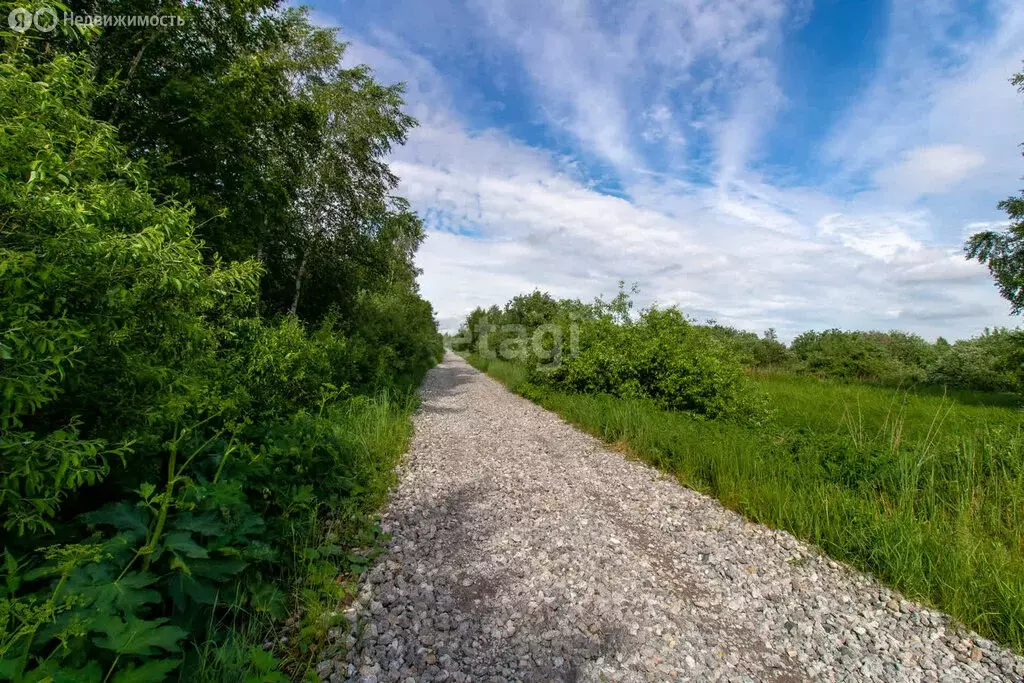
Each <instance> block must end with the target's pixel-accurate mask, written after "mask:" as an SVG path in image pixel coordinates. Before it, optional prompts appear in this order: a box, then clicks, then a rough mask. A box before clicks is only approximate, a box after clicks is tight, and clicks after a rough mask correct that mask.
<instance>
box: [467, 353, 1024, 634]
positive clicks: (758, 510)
mask: <svg viewBox="0 0 1024 683" xmlns="http://www.w3.org/2000/svg"><path fill="white" fill-rule="evenodd" d="M471 361H472V362H473V363H474V364H475V365H477V366H478V367H481V369H485V370H486V371H487V372H489V373H491V374H492V375H493V376H495V377H496V378H498V379H500V380H502V381H504V382H505V383H506V384H508V386H509V387H510V388H512V389H513V390H517V391H519V392H520V393H523V394H525V395H527V396H528V397H530V398H532V399H533V400H536V401H537V402H539V403H540V404H541V405H543V406H544V407H546V408H548V409H550V410H553V411H554V412H556V413H558V414H559V415H561V416H562V417H563V418H565V419H566V420H567V421H569V422H571V423H573V424H576V425H578V426H580V427H582V428H584V429H585V430H587V431H589V432H591V433H593V434H595V435H597V436H599V437H600V438H602V439H604V440H606V441H608V442H624V443H626V444H628V446H629V448H630V450H631V451H632V452H633V453H634V454H635V455H636V456H638V457H639V458H641V459H642V460H644V461H646V462H648V463H650V464H652V465H655V466H657V467H659V468H661V469H663V470H665V471H667V472H670V473H672V474H674V475H676V476H677V477H678V478H679V480H680V481H681V482H682V483H684V484H685V485H687V486H690V487H692V488H694V489H697V490H700V491H703V492H705V493H708V494H709V495H712V496H715V497H716V498H718V499H719V500H720V501H722V502H723V503H724V504H725V505H727V506H729V507H731V508H733V509H735V510H737V511H739V512H741V513H743V514H744V515H746V516H747V517H749V518H750V519H753V520H755V521H759V522H762V523H765V524H768V525H770V526H773V527H776V528H781V529H786V530H788V531H790V532H792V533H794V534H795V535H797V536H799V537H801V538H804V539H806V540H809V541H811V542H813V543H815V544H817V545H818V546H819V547H821V548H822V549H824V550H825V551H826V552H827V553H828V554H830V555H831V556H833V557H835V558H837V559H840V560H844V561H847V562H849V563H851V564H853V565H855V566H857V567H859V568H861V569H863V570H866V571H869V572H871V573H873V574H875V575H876V576H878V577H879V578H880V579H882V580H884V581H886V582H887V583H889V584H891V585H892V586H894V587H896V588H897V589H899V590H901V591H902V592H903V593H904V594H906V595H908V596H910V597H912V598H916V599H919V600H923V601H925V602H928V603H931V604H933V605H935V606H937V607H939V608H941V609H943V610H945V611H946V612H948V613H949V614H951V615H952V616H953V617H955V618H956V619H958V620H960V621H961V622H963V623H964V624H965V625H966V626H968V627H970V628H972V629H975V630H977V631H978V632H980V633H982V634H985V635H987V636H990V637H993V638H995V639H997V640H999V641H1001V642H1003V643H1005V644H1007V645H1010V646H1012V647H1014V648H1016V649H1017V650H1018V651H1024V554H1022V551H1024V433H1022V431H1021V430H1022V427H1024V416H1022V414H1021V413H1020V412H1019V411H1018V410H1016V409H1014V408H1009V407H1005V404H1006V403H1007V401H1006V398H1005V397H1004V396H999V395H990V397H991V398H992V400H991V401H986V399H985V396H984V395H982V394H976V393H970V394H964V395H952V396H942V395H934V394H932V393H913V392H910V391H898V390H893V389H885V388H880V387H876V386H866V385H851V384H834V383H829V382H823V381H820V380H817V379H814V378H808V377H798V376H787V375H758V376H756V377H755V380H756V383H757V385H758V386H759V387H760V389H761V390H762V391H763V392H764V393H765V394H767V395H768V396H769V398H770V400H771V404H772V406H773V409H774V414H773V418H772V420H771V424H770V425H769V426H767V427H760V428H755V427H750V426H745V425H742V424H736V423H729V422H722V421H713V420H705V419H700V418H696V417H693V416H690V415H688V414H685V413H679V412H667V411H663V410H659V409H657V408H656V407H654V406H653V405H651V404H650V403H647V402H643V401H636V400H627V399H618V398H613V397H609V396H594V395H582V394H564V393H554V392H544V391H540V390H538V389H537V388H536V387H534V386H532V385H530V384H529V383H528V381H527V379H526V374H525V369H524V368H522V367H515V366H513V364H511V363H507V362H503V361H490V362H489V363H488V362H481V360H480V359H476V358H472V359H471ZM985 403H993V404H995V405H985Z"/></svg>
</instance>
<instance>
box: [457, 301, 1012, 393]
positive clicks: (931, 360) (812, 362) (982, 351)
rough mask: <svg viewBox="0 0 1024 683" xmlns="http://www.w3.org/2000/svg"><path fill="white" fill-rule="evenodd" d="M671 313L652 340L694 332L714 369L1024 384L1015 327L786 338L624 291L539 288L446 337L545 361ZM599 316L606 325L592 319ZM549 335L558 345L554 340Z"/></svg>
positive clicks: (684, 337) (462, 346) (690, 337)
mask: <svg viewBox="0 0 1024 683" xmlns="http://www.w3.org/2000/svg"><path fill="white" fill-rule="evenodd" d="M668 318H672V319H673V320H675V322H674V332H673V335H672V336H671V339H669V338H659V342H658V343H660V344H662V345H664V344H676V345H679V344H684V345H690V344H693V343H696V342H697V341H698V340H699V345H700V347H701V349H702V354H703V355H705V356H708V355H709V356H712V357H714V358H716V359H717V365H718V371H719V372H721V369H722V368H723V367H726V366H729V367H732V366H738V367H743V368H756V369H761V370H771V371H782V372H792V373H799V374H808V375H814V376H817V377H821V378H826V379H837V380H855V381H862V382H871V383H876V384H883V385H890V386H910V385H916V384H929V385H935V386H944V387H947V388H950V389H971V390H977V391H1018V390H1019V389H1020V388H1021V366H1022V362H1024V333H1022V332H1021V331H1018V330H1009V329H1005V328H996V329H992V330H988V329H986V330H985V332H984V333H983V334H981V335H979V336H977V337H973V338H971V339H964V340H960V341H957V342H954V343H950V342H948V341H946V340H945V339H943V338H939V339H938V340H937V341H935V342H934V343H933V342H929V341H927V340H925V339H923V338H922V337H920V336H918V335H916V334H911V333H908V332H900V331H896V330H893V331H889V332H880V331H868V332H862V331H843V330H839V329H830V330H825V331H821V332H818V331H808V332H804V333H803V334H801V335H799V336H797V337H796V338H795V339H794V340H793V341H792V343H790V344H789V345H788V346H787V345H786V344H785V343H783V342H782V341H780V340H779V338H778V336H777V334H776V332H775V330H773V329H769V330H767V331H766V332H764V333H763V334H762V335H758V334H756V333H754V332H749V331H745V330H739V329H736V328H734V327H730V326H727V325H722V324H719V323H717V322H715V321H706V322H705V323H703V324H701V323H698V322H697V321H695V320H692V319H690V318H687V317H686V316H685V315H684V314H683V313H681V312H679V311H677V310H676V309H673V308H669V309H657V308H651V309H647V310H645V311H641V312H639V313H636V312H634V311H633V304H632V301H631V300H630V298H629V295H628V294H627V293H626V292H625V291H620V293H619V294H618V296H616V297H615V298H614V299H612V300H611V301H604V300H602V299H598V300H596V301H594V302H593V303H584V302H582V301H580V300H578V299H555V298H554V297H552V296H551V295H550V294H548V293H546V292H540V291H534V292H533V293H531V294H525V295H520V296H516V297H514V298H513V299H512V300H511V301H509V302H508V303H506V304H505V305H504V306H502V307H499V306H491V307H490V308H489V309H483V308H477V309H476V310H474V311H473V312H471V313H470V314H469V316H467V318H466V321H465V322H464V323H463V325H462V327H461V329H460V330H459V332H458V334H456V335H450V336H449V337H448V340H447V343H448V345H449V346H451V347H452V348H453V349H455V350H464V351H470V352H473V353H478V354H482V355H494V356H496V357H503V358H506V359H510V360H523V361H526V362H527V363H528V364H530V363H532V364H538V365H543V364H545V363H547V364H551V363H552V361H553V360H555V356H556V355H557V356H558V359H559V360H561V361H563V362H564V361H566V359H567V358H568V357H569V356H570V355H572V354H573V353H579V352H581V351H583V352H587V353H589V350H590V349H591V348H592V347H593V346H594V345H595V344H601V343H602V342H603V341H607V339H608V338H609V335H610V334H611V332H610V328H608V327H607V324H611V325H614V326H616V327H618V328H621V329H620V330H619V332H618V334H624V333H625V331H626V330H627V329H633V330H635V331H636V332H637V333H638V334H640V335H641V337H644V339H643V342H644V343H646V342H647V341H649V340H650V335H651V334H652V333H653V332H654V330H653V329H648V328H650V327H651V326H652V325H653V324H654V321H655V320H656V319H657V320H665V319H668ZM676 319H678V320H676ZM600 321H603V322H604V323H605V325H595V323H597V322H600ZM612 336H614V335H612ZM556 342H557V344H556ZM554 345H557V346H558V349H557V351H558V353H554V352H553V351H552V350H551V349H552V348H553V346H554ZM643 346H644V344H643V343H640V344H638V345H633V346H629V347H623V348H622V353H623V356H624V360H625V359H632V360H626V362H629V363H631V364H632V365H635V364H636V363H637V362H638V361H637V357H638V356H637V354H638V353H639V351H640V349H641V348H642V347H643ZM651 360H652V361H653V359H651ZM577 362H578V361H577ZM595 362H596V361H595ZM658 362H661V361H658ZM600 364H601V365H602V367H603V368H604V370H602V371H601V372H602V373H605V374H606V371H607V369H608V368H609V367H611V366H612V365H614V363H612V361H611V356H610V353H609V350H608V349H607V348H606V349H605V353H604V355H603V356H602V358H601V361H600Z"/></svg>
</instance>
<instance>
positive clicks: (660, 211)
mask: <svg viewBox="0 0 1024 683" xmlns="http://www.w3.org/2000/svg"><path fill="white" fill-rule="evenodd" d="M989 10H990V14H991V15H992V17H989V19H987V20H985V21H995V18H998V22H996V23H995V24H994V25H995V26H996V28H993V29H991V30H987V29H986V30H983V28H984V27H983V26H982V24H983V23H985V21H983V20H982V19H978V20H977V23H978V26H977V27H975V29H972V30H970V31H960V32H959V33H958V32H957V31H956V26H957V23H958V21H960V14H959V13H960V12H962V8H960V9H958V8H956V7H955V6H953V5H950V4H946V3H928V4H925V5H921V4H919V3H915V4H914V5H913V6H910V5H909V4H908V5H902V4H899V3H897V4H894V6H893V9H892V12H891V16H890V21H889V24H890V28H889V35H888V37H887V39H886V41H885V42H884V54H883V56H882V59H881V60H880V65H879V68H878V71H877V73H876V74H875V77H874V78H873V79H870V81H869V85H868V87H867V89H866V91H865V92H864V93H862V95H861V96H860V97H859V98H858V100H857V102H856V103H855V104H854V105H853V106H852V107H851V108H850V109H849V110H848V111H847V112H845V113H844V114H842V115H840V116H838V117H837V118H838V120H839V122H840V123H839V124H838V125H837V126H836V127H835V128H834V129H833V131H832V133H831V134H830V136H829V138H828V140H827V141H825V144H824V146H823V148H822V151H821V154H822V158H823V159H824V160H826V161H827V162H828V163H829V164H832V165H833V166H834V167H835V169H836V171H835V174H834V176H829V177H820V178H804V179H802V180H801V182H800V183H798V184H794V182H793V181H792V178H791V177H787V178H784V179H780V178H778V177H774V176H772V175H771V174H770V173H768V172H767V171H765V170H764V166H763V165H762V164H760V163H758V162H759V160H760V159H761V154H762V151H761V150H762V145H763V143H764V142H765V140H766V139H767V138H768V136H770V135H771V133H772V126H773V124H774V120H775V116H776V114H777V113H778V112H779V111H780V110H781V109H782V108H783V107H785V106H787V100H786V95H785V92H784V90H783V88H782V86H781V85H780V83H781V82H782V80H781V79H780V74H779V68H780V67H779V61H778V52H779V49H780V45H782V44H783V43H784V41H785V40H786V39H787V36H789V35H790V34H791V33H792V31H794V30H795V28H796V27H798V26H799V25H800V24H801V22H802V21H804V20H805V19H806V17H807V15H808V12H809V11H810V8H809V6H799V7H796V8H794V7H793V6H792V5H789V4H787V3H783V2H781V1H780V2H774V1H772V0H744V1H740V2H723V3H703V2H697V1H695V0H683V1H681V2H672V3H669V2H651V1H643V2H638V3H630V4H616V5H614V6H609V5H606V4H592V3H587V2H583V1H582V0H577V1H575V2H569V3H555V4H552V5H549V6H546V7H541V6H538V5H536V4H531V3H513V2H488V3H483V2H480V3H471V4H469V5H467V6H458V7H457V8H455V9H451V10H438V11H440V12H442V13H444V12H447V14H448V15H450V16H458V18H459V21H463V22H466V25H465V31H464V32H458V31H455V30H454V28H455V27H446V28H445V29H444V30H450V31H453V37H452V41H454V42H455V43H458V45H457V47H454V48H452V49H453V50H456V51H457V52H458V53H459V55H460V56H461V58H464V57H465V55H466V54H470V55H473V60H476V61H475V62H474V61H473V60H470V62H458V64H464V68H466V69H468V70H470V72H471V77H470V76H466V75H465V74H464V73H454V72H453V69H455V70H456V71H457V70H458V64H456V65H455V66H454V67H453V65H452V64H445V63H444V58H443V55H444V53H443V49H442V48H441V47H438V45H439V44H440V43H441V42H443V41H439V40H437V39H436V36H434V37H432V34H431V33H430V31H435V32H436V31H439V30H441V28H440V27H439V26H438V25H437V24H434V25H433V26H430V25H429V22H427V24H423V25H422V26H421V27H420V28H422V29H423V30H422V31H420V32H417V31H414V30H411V29H408V30H404V32H403V31H402V30H401V28H400V27H399V29H396V30H399V33H401V35H398V34H396V33H392V32H385V31H383V30H381V29H380V28H379V26H378V25H376V24H374V22H373V21H372V20H367V21H365V22H364V24H365V26H363V27H362V29H361V30H360V31H359V32H358V33H357V34H356V35H355V40H354V42H353V45H352V49H351V57H352V58H353V59H354V60H356V61H364V62H367V63H369V64H371V65H373V66H374V67H375V68H376V69H377V70H378V74H379V75H380V76H381V78H382V79H384V80H390V81H394V80H404V81H407V82H408V83H409V100H410V107H411V109H412V111H413V113H414V114H415V115H416V116H417V117H418V118H419V119H420V120H421V123H422V125H421V127H420V128H418V129H417V130H416V131H414V133H413V135H412V136H411V138H410V142H409V144H408V145H407V146H406V147H404V148H402V149H400V150H397V151H396V153H395V155H394V159H393V163H394V169H395V171H396V172H397V173H398V174H399V175H400V176H401V178H402V186H401V191H402V192H403V193H404V194H405V195H406V196H408V197H409V199H410V200H411V201H412V202H413V205H414V206H415V207H416V208H417V209H418V210H419V211H420V212H421V213H422V214H423V215H424V216H425V217H426V220H427V225H428V228H429V230H430V233H429V236H428V239H427V241H426V243H425V245H424V246H423V248H422V250H421V252H420V254H419V256H418V264H419V266H420V267H421V268H422V269H423V275H422V277H421V281H422V288H423V292H424V294H425V295H426V296H427V297H428V298H429V299H430V300H431V301H432V302H433V303H434V305H435V307H436V308H437V309H438V311H439V316H440V319H441V322H442V324H443V325H445V326H446V327H448V328H453V327H455V326H457V324H458V322H459V321H460V320H461V319H462V317H463V316H464V315H465V314H466V313H467V312H468V311H469V310H470V309H472V308H473V307H475V306H478V305H490V304H492V303H499V302H502V301H505V300H507V299H508V298H510V297H511V296H513V295H514V294H517V293H520V292H522V291H524V290H529V289H532V288H534V287H540V288H542V289H549V290H551V291H552V292H554V293H555V294H557V295H559V296H573V297H581V298H584V299H587V298H590V297H592V296H595V295H597V294H600V293H602V292H603V293H609V292H611V291H612V290H613V289H614V287H615V283H616V282H617V281H618V280H620V279H623V280H627V281H637V282H639V283H640V285H641V288H642V291H643V294H644V300H646V301H650V300H655V299H656V300H657V301H659V302H661V303H665V304H679V305H681V306H682V307H683V308H684V309H685V310H686V311H687V312H689V313H690V314H692V315H695V316H697V317H714V318H716V319H719V320H722V321H726V322H729V323H732V324H736V325H738V326H741V327H744V328H748V329H754V330H759V329H764V328H766V327H769V326H771V327H776V328H777V329H779V330H780V331H781V332H782V333H783V334H788V335H792V334H795V333H797V332H799V331H801V330H803V329H807V328H810V327H818V328H821V327H832V326H839V327H848V328H849V327H856V328H878V327H883V328H885V327H893V326H899V327H904V328H909V329H912V330H914V331H917V332H920V333H922V334H926V335H930V336H938V335H940V334H941V335H945V336H958V335H967V334H972V333H974V332H976V331H978V330H979V329H980V328H981V327H983V326H985V325H992V324H1007V323H1010V322H1011V320H1010V319H1009V318H1008V317H1007V316H1006V310H1007V309H1006V306H1005V305H1004V303H1003V302H1002V301H1001V300H1000V299H999V298H998V296H997V295H996V293H995V290H994V288H993V287H992V285H991V283H990V280H989V279H988V277H987V274H986V272H985V270H984V268H982V267H981V266H980V265H978V264H976V263H971V262H967V261H964V260H963V258H962V256H961V253H960V242H961V240H962V236H963V233H964V231H965V229H968V230H969V229H970V228H966V227H965V226H968V225H981V224H989V223H992V222H993V221H998V220H999V216H998V214H997V213H996V212H995V211H994V209H993V206H994V203H995V201H996V199H997V198H998V197H999V196H1001V194H1005V193H1008V192H1009V191H1010V190H1012V189H1013V185H1012V184H1010V186H1009V188H1008V189H1007V191H1006V192H1003V191H1002V190H999V193H997V194H994V191H993V189H992V187H993V185H992V179H993V178H994V177H995V176H996V175H998V174H1004V175H1006V174H1008V177H1001V180H1002V181H1003V183H1004V184H1005V183H1007V182H1008V181H1012V180H1013V179H1014V178H1016V177H1017V176H1019V175H1020V174H1021V171H1024V165H1022V164H1020V163H1019V160H1017V159H1016V151H1015V149H1014V145H1015V143H1016V140H1015V138H1016V137H1020V138H1024V131H1020V130H1018V131H1014V130H1012V128H1010V126H1008V125H1007V124H1008V123H1009V122H1012V121H1017V120H1020V117H1019V114H1020V110H1021V108H1022V107H1021V106H1020V105H1021V102H1020V100H1019V98H1017V99H1015V98H1016V95H1015V93H1013V92H1012V89H1011V88H1009V87H1008V86H1007V84H1006V78H1007V77H1008V75H1009V74H1010V73H1011V72H1012V70H1013V68H1014V67H1015V66H1018V65H1017V64H1015V63H1014V60H1013V58H1012V57H1013V51H1014V49H1015V46H1017V45H1020V44H1021V42H1020V40H1021V38H1022V37H1024V21H1022V16H1024V15H1022V14H1021V10H1019V9H1017V8H1016V7H1014V6H1011V5H1008V4H1007V5H1003V4H995V5H992V6H991V7H990V8H989ZM399 14H401V12H400V11H399ZM383 23H384V22H381V24H383ZM391 28H395V27H394V26H393V25H391ZM428 29H429V30H428ZM455 34H457V35H455ZM349 37H352V36H349ZM418 41H419V42H418ZM459 41H462V42H459ZM438 50H442V53H441V55H442V56H441V57H439V56H438ZM439 60H440V61H439ZM439 65H440V66H439ZM474 68H476V69H477V70H476V71H473V69H474ZM490 69H493V70H497V71H496V73H493V74H492V73H490V72H489V71H487V70H490ZM480 79H485V82H487V83H490V84H491V86H490V87H492V88H493V89H495V92H498V93H500V95H498V96H497V97H500V98H501V99H499V101H498V102H495V101H494V97H496V95H494V93H492V94H491V95H490V96H489V97H491V100H488V101H487V102H484V103H483V104H481V103H480V102H474V101H472V100H467V99H466V94H465V93H466V92H467V91H468V92H470V93H472V92H473V83H475V82H477V81H479V80H480ZM467 81H468V82H469V83H470V85H468V86H467ZM510 84H511V85H510ZM467 88H468V90H467ZM964 88H965V89H966V90H967V91H968V92H969V93H970V97H964V96H962V90H960V89H964ZM470 97H472V95H471V96H470ZM481 97H482V96H481ZM485 99H486V98H485ZM502 102H504V103H505V104H507V105H508V106H509V107H518V108H519V110H523V111H529V112H533V114H530V115H529V116H528V120H527V121H526V122H525V124H523V125H525V126H526V129H528V130H529V131H536V130H537V127H538V126H539V130H540V132H539V133H538V132H532V133H530V134H529V135H527V134H525V133H520V134H516V133H514V132H512V129H511V128H510V126H511V124H512V122H510V121H509V120H507V119H506V118H503V116H502V115H500V113H491V114H488V112H500V111H501V107H500V106H498V105H500V104H501V103H502ZM477 105H480V106H477ZM986 105H991V106H992V108H993V112H994V113H992V112H990V111H988V110H986V109H985V107H986ZM1014 107H1016V109H1014ZM982 110H984V111H982ZM481 112H484V114H481ZM1011 112H1015V113H1014V116H1011V115H1010V114H1011ZM974 120H978V121H979V122H980V123H981V124H983V126H982V127H983V128H984V130H975V128H977V126H975V125H974ZM1015 162H1017V163H1016V165H1017V170H1016V171H1012V172H1011V171H1010V169H1011V168H1014V163H1015ZM594 163H597V164H598V165H604V167H605V168H611V169H612V174H613V178H614V180H615V182H616V191H615V192H614V193H609V192H608V190H607V189H602V187H603V185H602V183H603V182H604V179H603V178H597V177H595V175H594V171H593V166H592V165H593V164H594ZM856 178H861V179H862V180H867V181H868V182H869V183H870V184H871V185H873V188H870V189H868V190H867V191H861V192H859V193H853V192H851V190H850V188H851V187H853V186H854V185H851V184H850V183H851V182H852V181H853V179H856ZM986 181H987V182H988V183H989V184H988V186H985V185H984V182H986Z"/></svg>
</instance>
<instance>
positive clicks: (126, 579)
mask: <svg viewBox="0 0 1024 683" xmlns="http://www.w3.org/2000/svg"><path fill="white" fill-rule="evenodd" d="M156 579H157V577H156V576H154V575H153V574H150V573H149V572H131V573H130V574H126V575H125V576H123V577H122V578H121V579H119V580H117V581H111V582H109V583H105V584H101V585H99V586H97V587H96V589H97V592H96V601H95V602H94V603H93V606H94V608H96V609H102V610H105V611H111V608H117V609H119V610H124V611H128V610H131V609H134V608H136V607H140V606H142V605H145V604H150V603H154V602H160V594H159V593H158V592H156V591H155V590H152V589H149V588H147V586H150V585H152V584H153V583H154V582H155V581H156Z"/></svg>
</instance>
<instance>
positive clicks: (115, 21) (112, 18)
mask: <svg viewBox="0 0 1024 683" xmlns="http://www.w3.org/2000/svg"><path fill="white" fill-rule="evenodd" d="M61 24H67V25H69V26H75V27H79V28H81V27H91V26H95V27H100V28H103V27H126V28H154V27H162V28H168V27H174V26H184V25H185V17H181V16H178V15H175V14H76V13H74V12H61V13H58V12H57V10H55V9H54V8H52V7H40V8H39V9H37V10H35V11H33V10H30V9H28V8H26V7H15V8H14V9H12V10H11V11H10V13H9V14H8V15H7V25H8V26H9V27H10V28H11V30H12V31H15V32H16V33H25V32H26V31H29V30H32V29H35V30H36V31H39V32H41V33H50V32H51V31H53V30H54V29H56V28H57V26H59V25H61Z"/></svg>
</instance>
